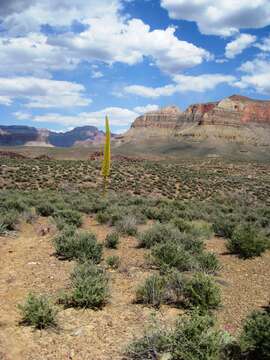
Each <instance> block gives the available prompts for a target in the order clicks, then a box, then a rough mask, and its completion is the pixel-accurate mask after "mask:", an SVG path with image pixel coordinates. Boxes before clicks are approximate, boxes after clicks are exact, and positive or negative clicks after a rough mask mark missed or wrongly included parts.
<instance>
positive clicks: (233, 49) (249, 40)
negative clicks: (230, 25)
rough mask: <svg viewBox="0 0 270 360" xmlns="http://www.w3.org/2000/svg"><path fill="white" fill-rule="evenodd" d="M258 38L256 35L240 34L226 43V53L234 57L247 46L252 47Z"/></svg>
mask: <svg viewBox="0 0 270 360" xmlns="http://www.w3.org/2000/svg"><path fill="white" fill-rule="evenodd" d="M256 40H257V38H256V36H254V35H250V34H240V35H239V36H237V38H236V39H235V40H233V41H231V42H229V43H228V44H227V45H226V49H225V55H226V57H227V58H229V59H233V58H235V57H236V55H239V54H241V53H242V52H243V51H244V50H245V49H246V48H248V47H250V46H251V45H252V44H253V43H254V42H255V41H256Z"/></svg>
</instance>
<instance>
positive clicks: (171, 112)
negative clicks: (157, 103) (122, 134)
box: [131, 106, 181, 129]
mask: <svg viewBox="0 0 270 360" xmlns="http://www.w3.org/2000/svg"><path fill="white" fill-rule="evenodd" d="M180 115H181V110H180V109H179V108H178V107H176V106H168V107H166V108H163V109H160V110H157V111H151V112H148V113H146V114H145V115H142V116H140V117H138V118H137V119H136V120H135V121H134V122H133V124H132V125H131V128H134V129H135V128H160V129H174V128H175V126H176V123H177V121H178V118H179V116H180Z"/></svg>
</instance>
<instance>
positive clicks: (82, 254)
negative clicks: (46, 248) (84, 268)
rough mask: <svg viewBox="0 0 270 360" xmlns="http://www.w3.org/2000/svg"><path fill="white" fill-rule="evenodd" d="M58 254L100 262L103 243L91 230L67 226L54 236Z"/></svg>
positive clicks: (67, 258) (65, 257)
mask: <svg viewBox="0 0 270 360" xmlns="http://www.w3.org/2000/svg"><path fill="white" fill-rule="evenodd" d="M54 246H55V252H56V255H58V256H59V257H61V258H63V259H66V260H71V259H77V260H79V261H81V262H83V261H87V260H91V261H92V262H94V263H96V264H98V263H99V262H100V261H101V257H102V244H99V243H98V242H97V239H96V236H95V234H93V233H90V232H77V231H76V229H75V228H74V227H66V228H64V230H63V231H62V232H61V233H60V234H59V235H57V236H56V237H55V238H54Z"/></svg>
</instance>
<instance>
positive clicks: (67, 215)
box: [53, 209, 82, 227]
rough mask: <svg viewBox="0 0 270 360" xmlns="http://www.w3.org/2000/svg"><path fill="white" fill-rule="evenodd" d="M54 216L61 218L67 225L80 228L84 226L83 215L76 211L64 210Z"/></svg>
mask: <svg viewBox="0 0 270 360" xmlns="http://www.w3.org/2000/svg"><path fill="white" fill-rule="evenodd" d="M53 216H54V217H55V218H60V219H61V220H62V221H64V222H65V223H66V224H67V225H73V226H76V227H80V226H81V225H82V214H81V213H80V212H78V211H76V210H70V209H63V210H58V211H56V212H55V213H54V214H53Z"/></svg>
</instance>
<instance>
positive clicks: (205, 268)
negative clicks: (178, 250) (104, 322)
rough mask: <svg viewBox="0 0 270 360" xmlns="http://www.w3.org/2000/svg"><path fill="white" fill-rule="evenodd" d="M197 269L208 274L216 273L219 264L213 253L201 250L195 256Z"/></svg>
mask: <svg viewBox="0 0 270 360" xmlns="http://www.w3.org/2000/svg"><path fill="white" fill-rule="evenodd" d="M196 262H197V269H198V270H200V271H202V272H206V273H208V274H216V273H217V272H218V271H219V270H220V268H221V266H220V263H219V261H218V258H217V257H216V255H215V254H213V253H210V252H206V251H204V252H202V253H200V254H198V255H197V256H196Z"/></svg>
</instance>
